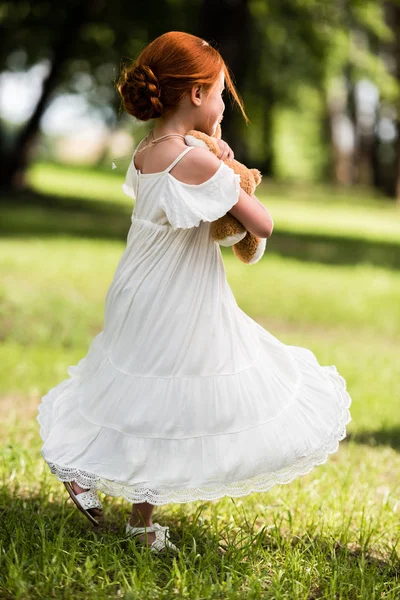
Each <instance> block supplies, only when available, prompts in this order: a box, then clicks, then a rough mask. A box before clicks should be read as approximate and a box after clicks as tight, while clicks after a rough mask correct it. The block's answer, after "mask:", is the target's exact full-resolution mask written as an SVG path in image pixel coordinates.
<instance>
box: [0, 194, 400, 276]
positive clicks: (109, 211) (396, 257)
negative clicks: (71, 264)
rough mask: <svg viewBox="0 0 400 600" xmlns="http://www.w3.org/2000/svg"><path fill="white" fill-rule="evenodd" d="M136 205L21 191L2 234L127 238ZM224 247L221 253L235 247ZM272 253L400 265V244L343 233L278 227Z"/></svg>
mask: <svg viewBox="0 0 400 600" xmlns="http://www.w3.org/2000/svg"><path fill="white" fill-rule="evenodd" d="M131 213H132V208H130V207H129V206H128V205H127V206H126V207H124V206H122V205H118V204H115V203H113V202H96V201H95V200H93V201H91V200H86V199H81V198H76V197H68V196H63V197H54V196H48V195H46V194H38V193H36V192H33V191H31V192H23V193H20V194H19V195H18V196H15V198H14V200H13V199H12V198H11V197H9V198H6V199H5V200H3V202H2V209H1V220H0V235H2V236H3V237H13V236H18V237H21V236H22V237H32V236H34V237H46V236H57V235H68V236H76V237H87V238H97V239H106V240H107V239H110V240H126V236H127V233H128V230H129V227H130V225H131V221H130V216H131ZM231 252H232V250H231V249H230V248H222V253H223V254H225V253H231ZM270 254H277V255H280V256H287V257H290V258H296V259H300V260H303V261H313V262H321V263H327V264H341V265H343V264H348V265H352V264H357V263H369V264H374V265H380V266H384V267H388V268H392V269H398V268H400V244H395V243H391V242H387V243H386V242H382V241H372V240H371V241H366V240H360V239H352V238H348V237H344V236H339V235H338V236H332V235H329V236H323V235H319V234H309V233H292V232H288V231H284V230H282V229H281V230H276V229H275V230H274V232H273V234H272V237H271V238H270V239H269V240H268V243H267V249H266V252H265V255H264V258H263V260H268V256H269V255H270Z"/></svg>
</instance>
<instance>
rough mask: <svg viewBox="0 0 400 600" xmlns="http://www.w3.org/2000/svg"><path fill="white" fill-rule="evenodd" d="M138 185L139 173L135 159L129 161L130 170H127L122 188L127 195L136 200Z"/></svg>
mask: <svg viewBox="0 0 400 600" xmlns="http://www.w3.org/2000/svg"><path fill="white" fill-rule="evenodd" d="M136 186H137V173H136V169H135V167H134V164H133V160H131V162H130V163H129V167H128V170H127V172H126V177H125V181H124V183H123V184H122V186H121V187H122V190H123V192H124V193H125V194H126V195H127V196H130V197H131V198H133V200H136Z"/></svg>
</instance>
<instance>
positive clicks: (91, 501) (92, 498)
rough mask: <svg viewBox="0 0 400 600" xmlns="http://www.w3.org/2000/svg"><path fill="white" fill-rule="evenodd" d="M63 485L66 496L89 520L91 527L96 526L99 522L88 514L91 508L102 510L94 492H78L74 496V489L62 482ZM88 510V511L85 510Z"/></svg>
mask: <svg viewBox="0 0 400 600" xmlns="http://www.w3.org/2000/svg"><path fill="white" fill-rule="evenodd" d="M64 485H65V487H66V489H67V492H68V494H69V495H70V497H71V498H72V500H73V501H74V502H75V504H76V506H77V507H78V508H79V510H80V511H81V512H82V513H83V514H84V515H85V517H87V518H88V519H89V521H90V522H91V523H92V524H93V525H98V524H99V521H98V520H97V519H95V518H94V516H93V515H92V514H91V513H90V509H92V508H100V510H103V505H102V503H101V502H100V499H99V497H98V495H97V493H96V491H95V490H86V492H80V493H79V494H75V492H74V488H73V487H72V485H71V482H69V481H64ZM87 509H89V510H87Z"/></svg>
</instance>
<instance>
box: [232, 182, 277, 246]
mask: <svg viewBox="0 0 400 600" xmlns="http://www.w3.org/2000/svg"><path fill="white" fill-rule="evenodd" d="M229 212H230V213H231V215H233V216H234V217H236V219H237V220H238V221H240V222H241V223H242V225H244V227H246V229H247V231H250V233H253V234H254V235H256V236H257V237H260V238H269V237H270V236H271V235H272V231H273V229H274V222H273V220H272V217H271V215H270V213H269V211H268V209H267V208H266V207H265V206H264V205H263V204H262V202H260V200H259V199H258V198H256V196H254V194H253V195H251V196H249V195H248V194H246V192H245V191H244V190H242V189H240V194H239V200H238V201H237V203H236V204H235V205H234V206H232V208H231V210H230V211H229Z"/></svg>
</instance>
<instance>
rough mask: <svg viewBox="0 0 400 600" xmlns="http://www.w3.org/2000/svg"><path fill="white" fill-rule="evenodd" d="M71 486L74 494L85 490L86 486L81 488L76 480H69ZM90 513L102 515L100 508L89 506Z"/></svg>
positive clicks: (94, 515)
mask: <svg viewBox="0 0 400 600" xmlns="http://www.w3.org/2000/svg"><path fill="white" fill-rule="evenodd" d="M70 483H71V487H72V489H73V490H74V492H75V494H80V493H81V492H87V491H88V488H82V487H80V486H79V485H78V484H77V483H76V481H71V482H70ZM89 512H90V514H91V515H93V517H102V516H103V511H102V510H101V508H91V509H90V511H89Z"/></svg>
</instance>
